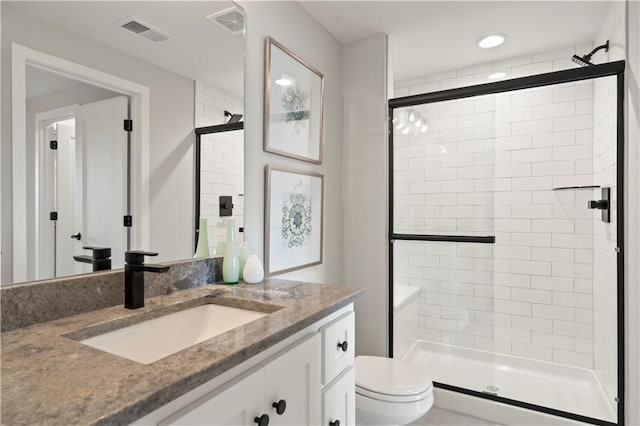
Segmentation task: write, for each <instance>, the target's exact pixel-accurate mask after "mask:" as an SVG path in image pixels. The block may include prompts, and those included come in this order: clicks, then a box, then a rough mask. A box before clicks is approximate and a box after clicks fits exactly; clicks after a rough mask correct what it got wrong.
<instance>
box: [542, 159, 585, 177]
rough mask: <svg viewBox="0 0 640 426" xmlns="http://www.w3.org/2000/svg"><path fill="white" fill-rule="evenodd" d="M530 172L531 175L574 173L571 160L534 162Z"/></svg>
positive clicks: (573, 165) (573, 164)
mask: <svg viewBox="0 0 640 426" xmlns="http://www.w3.org/2000/svg"><path fill="white" fill-rule="evenodd" d="M532 166H533V167H532V169H531V174H532V175H533V176H560V175H573V174H575V163H574V162H573V161H550V162H541V163H534V164H533V165H532Z"/></svg>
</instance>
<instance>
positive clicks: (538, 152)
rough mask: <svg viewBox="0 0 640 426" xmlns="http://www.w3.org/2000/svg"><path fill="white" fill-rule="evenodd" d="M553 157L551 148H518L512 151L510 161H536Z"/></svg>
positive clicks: (549, 159)
mask: <svg viewBox="0 0 640 426" xmlns="http://www.w3.org/2000/svg"><path fill="white" fill-rule="evenodd" d="M552 159H553V150H552V148H536V149H520V150H517V151H513V153H512V154H511V161H512V162H513V163H538V162H541V161H551V160H552Z"/></svg>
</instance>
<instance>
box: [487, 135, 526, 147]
mask: <svg viewBox="0 0 640 426" xmlns="http://www.w3.org/2000/svg"><path fill="white" fill-rule="evenodd" d="M530 147H531V136H530V135H522V136H504V137H499V138H496V140H495V149H496V151H507V150H514V149H526V148H530Z"/></svg>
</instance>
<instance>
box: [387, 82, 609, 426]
mask: <svg viewBox="0 0 640 426" xmlns="http://www.w3.org/2000/svg"><path fill="white" fill-rule="evenodd" d="M591 71H593V70H591ZM587 72H589V71H587ZM562 73H566V72H560V74H562ZM552 74H556V75H551V74H549V75H547V76H546V77H544V78H541V79H538V81H534V80H531V79H529V80H527V79H524V80H527V82H532V87H526V86H523V84H524V83H523V81H524V80H522V79H520V80H522V81H521V82H517V83H516V84H514V89H513V90H508V89H505V88H504V87H502V86H501V87H502V88H501V89H500V90H496V91H495V93H493V92H491V90H490V88H487V89H486V90H487V92H484V93H483V92H482V91H481V90H476V91H475V92H477V94H476V95H471V94H470V91H469V90H468V88H462V89H459V96H456V90H453V91H449V92H450V93H445V92H441V93H440V94H438V93H435V94H427V95H424V96H422V97H419V98H420V101H418V100H417V99H416V100H412V101H410V102H409V101H404V102H399V104H400V105H399V106H393V107H392V108H391V112H392V115H391V120H392V121H391V123H390V125H392V126H393V130H392V136H391V138H390V140H391V146H390V155H391V163H390V164H391V180H392V181H391V187H390V191H391V203H392V205H391V206H390V212H389V213H390V217H391V227H392V229H391V244H390V246H389V247H390V258H391V259H390V265H391V271H392V272H391V274H392V275H391V286H392V290H393V302H394V303H393V307H392V312H393V321H392V323H393V329H392V334H393V339H392V341H393V356H394V357H397V358H403V359H405V360H408V361H410V362H412V363H414V364H416V365H418V366H420V367H422V368H424V369H425V370H427V371H428V372H429V374H430V375H431V376H432V378H433V380H434V382H436V384H437V386H439V387H442V388H446V389H450V390H456V391H459V392H463V393H467V394H471V395H475V396H480V397H482V396H485V397H489V398H492V399H497V400H499V401H501V402H505V403H515V404H516V405H519V406H524V407H526V408H531V409H534V410H538V411H543V412H546V413H550V414H554V415H561V416H565V417H569V418H573V419H576V420H581V421H585V422H588V423H593V424H616V423H617V421H618V408H619V398H618V394H619V392H620V391H619V387H620V374H619V372H618V368H619V367H618V365H619V364H618V359H619V354H618V347H619V342H618V327H619V324H620V321H621V318H620V315H619V312H618V303H619V300H620V299H619V298H620V297H621V296H620V294H619V293H620V288H621V287H620V281H619V277H618V269H617V267H618V261H619V256H620V253H619V251H618V250H617V247H618V239H619V235H621V234H620V233H619V230H618V229H617V228H618V227H617V224H618V210H617V208H618V206H619V202H618V195H617V194H618V185H617V179H618V174H619V170H618V162H619V158H620V157H619V155H618V147H619V146H621V145H620V143H621V138H620V132H619V131H618V130H619V129H618V121H617V120H618V105H619V104H618V99H619V98H618V97H617V94H618V90H617V82H616V75H615V74H614V75H612V76H608V77H600V78H582V77H581V78H575V76H576V75H577V74H573V77H574V78H573V80H570V79H569V80H568V79H563V80H562V83H554V82H553V81H554V79H556V80H557V78H558V75H557V74H558V73H552ZM536 77H539V76H536ZM545 78H546V79H547V80H549V83H548V84H542V83H541V82H540V81H539V80H544V79H545ZM574 80H575V81H574ZM514 81H515V80H514ZM504 83H506V82H502V84H504ZM533 83H535V84H533ZM487 86H491V85H487ZM443 93H445V94H444V95H442V94H443ZM391 103H392V102H390V104H391Z"/></svg>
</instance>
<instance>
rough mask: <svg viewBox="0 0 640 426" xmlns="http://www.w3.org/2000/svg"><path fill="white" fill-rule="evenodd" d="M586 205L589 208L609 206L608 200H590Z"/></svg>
mask: <svg viewBox="0 0 640 426" xmlns="http://www.w3.org/2000/svg"><path fill="white" fill-rule="evenodd" d="M587 207H589V208H590V209H597V210H606V209H608V208H609V200H591V201H589V204H588V205H587Z"/></svg>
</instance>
